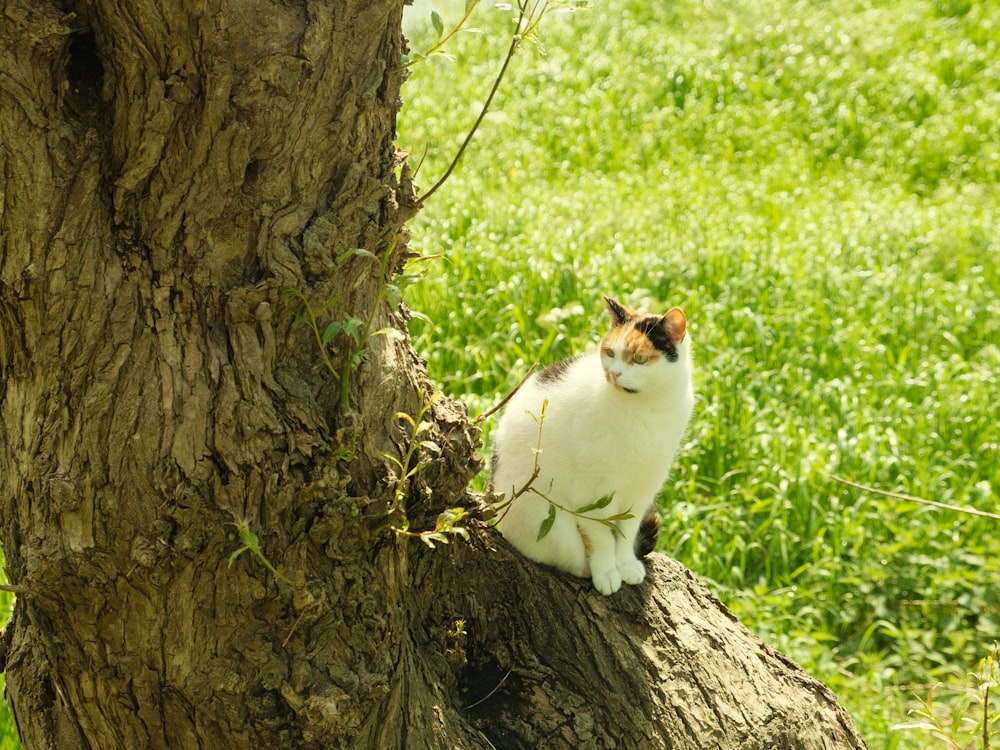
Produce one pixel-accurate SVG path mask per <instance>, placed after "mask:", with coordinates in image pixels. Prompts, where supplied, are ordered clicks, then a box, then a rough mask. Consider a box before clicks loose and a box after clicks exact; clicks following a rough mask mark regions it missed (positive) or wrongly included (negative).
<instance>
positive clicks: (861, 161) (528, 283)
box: [400, 0, 1000, 748]
mask: <svg viewBox="0 0 1000 750" xmlns="http://www.w3.org/2000/svg"><path fill="white" fill-rule="evenodd" d="M474 23H475V24H476V25H477V26H479V27H480V28H482V29H483V30H484V31H485V33H484V34H482V35H461V36H460V38H459V40H458V42H457V44H456V45H455V46H454V47H453V48H452V50H451V51H452V52H453V53H454V54H455V55H456V57H457V61H456V62H454V63H448V62H445V61H443V60H438V61H434V62H433V63H425V64H423V66H422V67H419V68H418V69H416V70H415V71H414V78H413V80H412V81H411V82H410V83H409V84H408V85H407V88H406V91H405V94H406V104H405V108H404V113H403V117H402V120H401V126H400V131H401V136H400V145H402V146H403V147H404V148H407V149H409V150H410V151H411V152H412V153H413V154H414V160H417V159H419V157H420V155H421V154H422V153H423V151H424V149H425V148H427V156H426V159H425V160H424V163H423V165H422V167H421V172H420V174H418V178H417V180H418V182H421V183H424V184H430V183H431V182H433V180H434V179H435V177H436V176H437V175H438V174H440V172H441V170H442V169H443V168H444V166H445V165H446V163H447V160H448V159H449V158H450V156H451V154H452V153H453V152H454V148H455V146H456V144H457V141H458V140H459V138H460V137H461V136H462V134H463V133H464V130H465V129H466V128H467V127H468V126H469V125H470V124H471V122H472V120H473V118H474V116H475V113H476V111H477V104H478V103H479V102H481V100H482V97H483V96H484V95H485V92H486V90H487V88H488V85H489V82H490V78H491V76H492V75H493V73H494V72H495V70H496V69H497V67H498V65H499V61H500V58H501V55H502V50H503V49H504V47H505V42H504V39H503V34H504V32H505V30H506V23H508V22H507V21H506V20H505V18H504V17H503V16H502V14H501V13H499V12H498V11H495V10H493V9H492V8H485V7H484V8H483V9H482V10H481V11H480V12H478V15H477V16H476V17H475V18H474ZM415 36H417V37H419V32H418V33H417V34H415ZM542 42H543V44H544V47H545V50H546V52H547V55H546V56H544V57H542V56H540V55H539V54H537V53H536V52H533V51H532V50H531V49H530V48H527V47H526V48H525V49H524V50H522V53H521V54H519V57H518V58H517V59H516V60H515V65H514V67H513V70H512V77H511V79H510V80H509V81H508V82H507V84H506V85H505V87H504V89H503V92H504V93H503V95H502V96H501V98H500V100H499V101H498V106H497V108H496V111H495V112H494V114H493V115H491V116H490V117H489V118H487V121H486V125H485V127H484V130H483V131H482V132H481V133H480V134H479V135H478V136H477V140H476V141H475V142H474V144H473V147H472V149H471V150H470V152H469V153H468V154H467V155H466V157H465V161H464V163H463V165H462V167H461V169H460V170H459V171H458V173H457V174H456V175H455V177H454V178H453V179H452V181H451V182H450V183H449V184H448V185H447V186H446V187H445V188H444V189H443V190H442V191H441V192H440V193H439V194H438V195H436V196H435V197H434V199H433V202H432V203H431V204H430V205H428V206H427V208H426V209H425V210H424V211H423V213H422V214H421V215H420V216H419V217H418V218H417V219H416V220H415V221H414V222H412V223H411V231H412V232H413V245H414V247H415V248H416V249H417V250H419V251H421V252H423V253H425V254H437V253H443V254H444V256H445V258H444V260H442V261H439V263H440V265H439V266H438V267H437V268H436V269H435V270H433V271H432V272H431V273H430V274H429V275H428V277H427V278H426V279H425V280H424V281H423V282H422V283H421V284H420V285H418V286H417V287H416V288H415V289H414V290H413V292H412V293H411V294H410V295H409V297H408V301H409V303H410V305H411V306H412V307H414V308H415V309H417V310H419V311H421V312H423V313H424V314H426V315H428V316H429V318H430V319H431V321H432V323H431V324H425V323H423V322H416V323H414V325H413V332H414V335H415V337H416V340H417V345H418V349H419V350H420V351H421V352H422V353H423V354H424V356H426V357H427V359H428V363H429V367H430V370H431V374H432V376H433V377H434V378H435V379H436V380H437V381H438V382H439V383H440V384H441V386H442V388H443V389H444V390H445V391H446V392H447V393H449V394H450V395H452V396H455V397H460V398H463V399H465V400H466V401H467V402H468V403H469V404H470V407H471V409H472V410H473V412H477V411H481V410H484V409H485V408H487V407H488V406H490V405H492V404H493V403H495V402H496V401H497V400H498V399H499V397H500V395H501V394H502V393H503V392H505V391H506V390H507V389H509V388H510V387H512V386H513V385H514V384H515V383H516V382H517V380H518V379H519V378H520V376H521V375H522V374H523V373H524V372H525V371H526V370H527V368H528V367H529V366H530V364H531V363H532V362H534V361H536V360H541V361H544V362H547V361H552V360H555V359H558V358H560V357H564V356H567V355H568V354H570V353H571V352H574V351H579V350H580V349H581V348H583V347H585V346H587V345H588V344H589V343H591V342H593V341H594V340H595V339H596V337H597V336H598V335H599V333H600V331H601V329H602V328H603V327H604V320H603V318H602V311H601V307H600V298H599V294H600V293H601V292H604V291H610V292H614V293H616V294H621V295H622V296H624V297H625V298H626V300H627V301H629V302H631V303H633V304H635V305H638V306H645V307H649V308H652V309H659V310H665V309H666V308H667V307H669V306H671V305H675V304H676V305H680V306H682V307H683V308H684V309H685V310H686V312H687V313H688V316H689V320H690V330H691V332H692V336H693V338H694V342H695V345H696V356H697V360H698V391H699V404H698V408H697V411H696V414H695V417H694V420H693V422H692V425H691V427H690V429H689V433H688V438H687V443H686V446H685V448H684V450H683V452H682V454H681V455H680V456H679V458H678V461H677V465H676V468H675V471H674V473H673V476H672V478H671V480H670V482H669V484H668V487H667V488H666V489H665V492H664V493H663V496H662V499H661V504H662V511H663V512H662V515H663V533H662V536H661V544H662V546H663V549H664V551H666V552H669V553H670V554H672V555H675V556H677V557H678V558H679V559H680V560H682V561H683V562H684V563H685V564H687V565H689V566H690V567H691V568H692V569H693V570H695V571H696V572H697V573H699V574H700V575H702V576H704V577H705V578H706V579H708V580H709V581H710V585H712V587H713V588H714V589H715V590H716V591H717V592H718V593H719V594H720V596H722V597H723V599H724V600H725V601H726V602H727V603H728V604H729V605H730V606H731V607H732V608H733V609H734V610H735V611H736V612H737V613H738V614H739V615H740V617H741V619H743V621H744V622H746V623H747V624H748V625H749V626H750V627H752V628H754V629H755V630H756V631H757V632H759V633H761V634H762V635H763V636H764V637H765V638H766V639H767V640H768V641H769V642H770V643H772V644H774V645H775V646H777V647H779V648H781V649H783V650H785V651H786V652H787V653H789V654H790V655H791V656H792V657H793V658H795V659H797V660H798V661H800V662H801V663H803V664H804V666H806V668H807V670H808V671H810V672H811V673H812V674H814V675H816V676H818V677H820V678H822V679H824V680H825V681H826V682H828V683H829V684H830V685H831V686H832V687H834V688H835V690H836V691H837V692H838V694H839V695H840V697H841V699H842V701H843V702H844V704H845V705H846V706H847V708H848V709H849V710H850V711H851V713H852V715H854V717H855V719H856V720H857V721H858V723H859V725H860V726H861V728H862V731H863V733H864V735H865V736H866V738H867V739H868V741H869V743H870V745H871V747H873V748H923V747H926V741H927V738H926V737H922V736H920V735H919V734H914V733H912V732H909V733H902V732H894V731H892V730H891V729H890V727H891V726H892V725H893V724H896V723H900V722H903V721H905V720H906V712H907V709H908V708H909V707H910V706H911V705H913V697H914V696H919V697H924V696H925V695H926V691H927V689H928V687H929V686H930V685H932V684H933V683H935V682H938V681H944V682H961V683H962V684H964V679H965V678H964V676H965V674H966V673H967V672H969V671H970V670H972V669H973V668H974V667H975V664H976V663H977V662H978V660H979V659H980V658H981V657H982V656H984V655H985V653H986V651H987V650H988V648H989V646H990V645H991V643H992V639H993V638H994V637H995V636H996V634H997V633H998V632H1000V589H998V588H997V586H996V584H995V581H996V580H997V579H998V577H1000V542H998V541H996V540H998V539H1000V530H998V529H997V525H996V523H995V522H991V521H989V520H986V519H977V518H973V517H970V516H965V515H962V514H957V513H954V512H947V511H940V510H935V509H931V508H927V507H925V506H921V505H918V504H916V503H911V502H905V501H900V500H894V499H888V498H885V497H881V496H878V495H872V494H866V493H862V492H859V491H857V490H855V489H852V488H849V487H846V486H844V485H843V484H840V483H838V482H836V481H835V480H834V479H833V478H832V477H833V476H834V475H841V476H844V477H847V478H850V479H853V480H856V481H861V482H864V483H867V484H870V485H875V486H878V487H880V488H883V489H886V490H896V491H900V492H905V493H909V494H913V495H917V496H922V497H927V498H931V499H935V500H940V501H944V502H949V503H954V504H958V505H969V506H974V507H977V508H980V509H983V510H993V511H996V510H997V506H998V497H997V492H998V490H997V488H998V487H1000V455H998V453H1000V448H998V446H1000V428H998V424H1000V388H998V385H997V372H998V371H1000V260H998V255H1000V245H998V240H997V237H998V226H997V223H998V222H997V216H998V213H1000V212H998V208H1000V191H998V187H997V186H998V182H1000V150H998V144H1000V89H998V88H997V86H996V84H995V82H996V81H997V80H1000V62H998V60H1000V55H998V54H997V49H998V47H1000V25H998V19H997V18H996V17H995V14H991V13H990V12H989V11H988V6H987V5H986V4H981V3H965V2H961V1H960V0H953V1H952V2H945V1H941V2H936V3H935V2H917V1H915V0H907V1H905V2H900V3H894V4H891V5H885V6H884V7H883V6H875V5H872V4H871V3H863V2H853V1H848V0H835V1H834V2H830V3H824V4H816V3H804V2H799V3H796V2H785V1H779V0H759V1H757V2H745V3H717V2H709V3H705V2H677V3H671V4H669V5H668V4H658V3H654V4H646V3H639V2H625V3H619V4H614V6H611V5H610V4H604V3H598V4H595V5H594V7H593V8H592V9H590V10H587V11H583V12H578V13H572V14H560V15H552V16H551V17H550V18H547V19H546V21H545V23H544V24H543V35H542ZM415 44H419V43H415ZM487 429H488V425H487ZM487 440H488V434H487Z"/></svg>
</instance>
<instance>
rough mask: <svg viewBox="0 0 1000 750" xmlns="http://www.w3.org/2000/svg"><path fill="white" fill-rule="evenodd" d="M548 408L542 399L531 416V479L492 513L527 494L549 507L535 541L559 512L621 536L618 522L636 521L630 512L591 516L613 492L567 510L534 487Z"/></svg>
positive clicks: (541, 535)
mask: <svg viewBox="0 0 1000 750" xmlns="http://www.w3.org/2000/svg"><path fill="white" fill-rule="evenodd" d="M525 379H526V378H525ZM523 383H524V380H522V381H521V384H523ZM518 388H520V385H519V386H518ZM514 392H515V393H516V392H517V390H516V389H515V391H514ZM513 395H514V394H513V393H511V394H510V396H507V397H506V398H505V399H504V400H505V401H506V400H509V399H510V398H511V396H513ZM548 407H549V401H548V399H545V400H544V401H542V411H541V413H540V414H539V415H538V416H535V415H534V414H531V418H532V419H534V420H535V423H536V424H537V425H538V440H537V442H536V444H535V447H534V448H532V449H531V450H532V452H533V453H534V454H535V465H534V468H533V470H532V472H531V476H530V477H528V480H527V481H526V482H525V483H524V484H523V485H522V486H521V488H520V489H517V490H514V491H513V492H512V493H511V496H510V497H509V498H504V499H503V500H502V501H501V502H500V503H498V504H496V505H494V506H493V509H494V511H499V510H502V511H504V513H506V511H507V509H509V507H510V505H511V504H512V503H513V502H514V501H515V500H517V498H519V497H521V496H522V495H524V494H526V493H528V492H531V493H533V494H535V495H538V497H540V498H542V499H543V500H544V501H545V502H547V503H548V504H549V512H548V514H547V515H546V517H545V518H544V519H542V523H541V525H540V526H539V527H538V537H537V539H536V541H541V540H542V539H544V538H545V537H546V536H547V535H548V533H549V532H550V531H552V526H553V524H555V522H556V513H557V512H558V511H563V512H564V513H569V514H570V515H573V516H576V517H577V518H583V519H585V520H588V521H596V522H597V523H600V524H603V525H604V526H607V527H608V528H609V529H611V530H612V531H614V532H615V533H617V534H622V530H621V527H619V526H618V522H619V521H627V520H628V519H630V518H635V515H634V514H633V513H632V509H631V508H629V509H628V510H626V511H624V512H622V513H614V514H612V515H610V516H594V515H591V514H592V513H593V512H594V511H596V510H602V509H604V508H606V507H608V505H610V504H611V501H612V500H613V499H614V496H615V495H614V493H613V492H612V493H611V494H610V495H605V496H604V497H601V498H599V499H598V500H595V501H594V502H592V503H588V504H587V505H584V506H583V507H582V508H576V509H574V508H567V507H566V506H565V505H562V504H560V503H557V502H556V501H555V500H553V499H552V498H551V497H549V493H551V491H552V488H551V487H550V488H549V489H548V490H547V491H546V492H542V491H541V490H539V489H538V488H537V487H535V486H534V485H535V482H536V481H537V480H538V477H539V476H540V475H541V472H542V467H541V457H542V428H543V426H544V424H545V416H546V413H547V411H548ZM502 517H503V514H501V515H500V516H499V518H502Z"/></svg>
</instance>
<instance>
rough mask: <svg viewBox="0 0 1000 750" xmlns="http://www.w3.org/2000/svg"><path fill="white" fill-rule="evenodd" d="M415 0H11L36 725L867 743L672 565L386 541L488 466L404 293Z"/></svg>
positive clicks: (2, 395)
mask: <svg viewBox="0 0 1000 750" xmlns="http://www.w3.org/2000/svg"><path fill="white" fill-rule="evenodd" d="M209 7H210V10H208V9H207V8H209ZM401 15H402V4H401V2H400V0H336V1H335V2H323V1H321V0H303V2H300V3H270V2H264V1H263V0H228V1H227V0H220V2H215V3H207V4H206V3H204V2H201V1H200V0H199V1H198V2H195V0H163V2H158V3H146V2H134V1H133V2H130V1H129V0H92V1H90V2H73V1H69V2H56V0H0V173H2V175H3V180H4V182H3V183H2V187H0V514H2V515H0V545H2V547H3V549H4V552H5V554H6V557H7V566H8V567H7V572H8V576H9V578H10V580H11V582H12V583H13V584H14V586H15V587H16V589H17V591H18V594H19V595H18V599H17V605H16V609H15V613H14V618H13V620H12V622H11V624H10V625H9V626H8V628H7V629H6V630H5V631H4V633H3V637H2V638H0V668H2V667H3V666H4V665H5V666H6V670H7V694H8V699H9V701H10V704H11V708H12V711H13V713H14V715H15V718H16V721H17V724H18V729H19V731H20V733H21V736H22V740H23V742H24V745H25V747H26V748H29V750H30V749H32V748H48V747H53V748H59V749H60V750H66V749H72V748H102V749H103V748H119V747H120V748H139V747H142V748H147V747H148V748H206V749H209V748H231V747H296V748H311V747H317V748H319V747H345V748H354V747H358V748H368V747H370V748H389V747H399V748H412V747H441V748H453V747H463V748H477V747H481V748H491V747H493V748H504V747H572V748H579V747H595V748H597V747H628V748H631V747H636V748H640V747H641V748H645V747H690V748H696V747H697V748H701V747H789V748H799V747H801V748H855V747H863V743H862V741H861V740H860V739H859V738H858V737H857V735H856V733H855V731H854V729H853V728H852V726H851V723H850V720H849V719H848V718H847V717H846V715H845V714H844V712H843V711H842V710H841V709H840V708H839V707H837V705H836V702H835V700H834V699H833V697H832V696H831V695H830V694H829V692H828V691H826V689H825V688H823V687H822V686H821V685H819V684H817V683H815V682H814V681H812V680H810V679H809V678H808V677H806V676H805V675H803V674H802V673H801V672H800V671H799V670H798V669H797V668H796V667H794V665H791V664H790V663H788V662H787V661H786V660H784V659H782V658H781V657H780V656H778V655H777V654H775V653H774V652H772V651H770V650H769V649H768V648H767V647H765V646H764V645H763V644H761V643H760V642H759V641H757V640H756V639H755V638H753V637H752V636H751V635H750V634H749V633H747V632H746V631H745V630H744V629H743V628H742V627H740V626H739V625H738V624H737V623H736V622H735V621H734V620H733V618H732V616H731V615H729V613H728V612H727V611H726V610H725V608H724V607H722V606H721V605H720V604H719V603H718V602H717V601H716V600H714V599H713V598H711V597H710V596H709V595H708V594H707V592H706V591H705V590H704V589H703V588H702V587H701V586H700V585H699V584H697V583H696V582H695V581H694V579H693V578H692V576H691V575H690V574H689V573H687V572H686V571H685V570H684V569H683V568H681V567H680V566H679V565H677V564H676V563H673V562H672V561H669V560H667V559H665V558H654V562H653V576H652V578H653V583H652V584H644V585H643V586H641V587H638V588H632V589H629V590H628V591H626V592H625V593H623V594H619V595H616V596H615V597H612V598H607V599H606V598H603V597H601V596H600V595H598V594H596V593H594V592H593V591H592V590H591V588H590V587H589V585H588V584H587V583H586V582H580V581H576V580H572V579H569V578H568V577H566V576H563V575H560V574H557V573H554V572H551V571H549V570H547V569H541V568H539V567H537V566H536V565H534V564H533V563H530V562H528V561H526V560H524V559H522V558H521V557H519V556H518V555H517V554H516V553H514V552H512V551H511V550H510V549H509V548H508V547H507V546H506V545H505V544H504V542H503V541H502V540H501V539H500V538H499V537H498V535H496V534H495V533H493V532H492V530H491V529H489V528H488V527H487V526H486V525H484V524H481V523H478V522H473V523H472V524H471V531H472V535H471V538H470V541H469V542H468V543H466V542H464V541H461V540H460V539H458V538H456V539H455V542H454V543H453V544H450V545H448V546H443V547H442V546H438V548H436V549H430V548H429V547H427V546H425V545H423V544H420V543H419V542H416V541H413V540H411V539H405V538H404V539H398V538H397V537H396V535H395V534H394V533H393V532H392V531H391V530H390V525H391V524H395V525H397V526H399V525H400V524H402V522H403V517H404V515H403V514H404V512H405V516H406V518H407V519H408V521H409V523H410V524H411V528H415V529H427V528H430V527H433V525H434V519H435V518H436V517H437V515H438V513H439V512H440V511H442V510H443V509H445V508H448V507H453V506H462V505H464V506H466V507H469V508H471V507H472V506H474V504H475V503H474V501H473V500H472V499H471V498H469V497H468V496H466V495H465V490H464V488H465V487H466V485H467V483H468V480H469V478H470V477H471V476H472V475H473V474H474V473H475V472H476V471H477V470H478V468H479V462H478V458H477V457H476V455H475V453H474V451H475V449H476V447H477V434H476V431H475V429H474V428H473V427H472V426H471V425H470V424H469V423H468V420H467V418H466V414H465V411H464V408H463V407H462V406H461V405H460V404H456V403H453V402H450V401H447V400H445V399H438V400H433V402H432V399H431V398H430V396H429V394H430V386H429V384H428V381H427V378H426V374H425V372H424V370H423V365H422V363H421V362H420V360H419V359H418V358H417V356H416V355H415V354H414V352H413V350H412V347H411V346H410V343H409V340H408V338H407V336H406V312H405V308H404V307H402V306H400V305H399V304H398V303H397V300H396V299H395V296H394V294H393V293H391V292H392V290H391V288H390V287H389V286H388V282H389V281H390V280H391V277H392V276H393V275H394V274H395V273H397V272H398V271H399V269H400V268H401V266H402V264H403V262H404V261H405V257H406V253H407V245H406V238H405V234H404V233H403V232H402V226H403V223H404V222H405V220H406V219H407V218H409V217H410V216H411V215H412V214H413V212H414V210H415V207H414V206H413V203H414V200H415V198H414V192H413V188H412V186H411V185H410V184H409V181H408V179H407V174H408V172H407V170H406V168H405V165H404V164H403V163H402V162H401V160H400V158H399V157H398V155H397V153H396V151H395V148H394V146H393V138H394V123H395V116H396V112H397V109H398V107H399V101H400V100H399V90H400V86H401V84H402V81H403V78H404V73H403V71H401V70H399V69H397V68H396V65H397V62H398V60H399V59H400V55H401V53H402V52H403V51H404V49H405V42H404V40H403V38H402V35H401V32H400V23H401ZM357 248H361V249H363V250H365V251H367V252H366V253H358V252H349V251H352V250H355V249H357ZM289 290H294V291H292V292H290V291H289ZM312 318H315V321H316V323H315V328H314V327H313V326H312V325H311V323H310V321H311V320H312ZM333 322H339V323H340V324H341V325H340V327H339V328H336V327H331V328H329V329H328V328H327V326H328V324H330V323H333ZM338 331H339V333H338ZM376 331H388V332H389V333H392V334H393V335H386V334H382V333H380V334H373V333H372V332H376ZM366 333H367V334H372V335H367V336H366ZM317 334H320V335H323V334H328V335H330V336H332V338H331V340H330V342H329V345H328V347H327V350H328V352H329V360H327V359H325V357H324V356H323V355H322V354H321V349H320V346H319V344H318V342H317V340H316V338H317ZM333 334H336V335H333ZM342 385H343V386H344V387H343V388H342V387H341V386H342ZM424 408H426V409H427V413H426V417H425V419H426V420H427V421H428V422H430V423H431V425H432V426H431V427H430V429H429V431H428V432H427V433H424V434H422V435H421V436H420V438H419V439H420V440H421V441H423V440H432V441H433V442H435V443H436V444H437V445H438V446H440V448H441V450H440V452H435V451H433V450H430V449H428V448H420V449H419V451H418V452H417V454H416V458H419V459H420V460H421V461H422V462H423V465H422V468H421V470H420V471H419V472H418V473H417V474H415V475H414V476H413V477H412V478H411V480H409V481H405V482H404V481H401V480H400V474H402V473H405V471H401V470H400V467H401V466H406V467H408V468H411V467H412V466H414V465H415V464H413V463H410V462H408V461H407V456H408V454H409V453H410V452H411V451H410V449H411V447H412V444H413V440H414V437H413V435H412V428H411V427H410V425H409V423H408V422H407V420H405V419H402V418H400V417H399V416H398V415H399V414H400V413H403V414H408V415H414V417H417V416H418V415H419V413H420V412H421V410H422V409H424ZM418 421H419V420H418ZM398 498H402V499H403V501H404V502H399V500H398ZM250 532H253V533H255V534H256V535H257V536H256V539H257V540H259V542H258V541H255V538H254V537H253V536H252V534H251V533H250ZM494 548H495V549H494ZM241 549H242V550H243V552H242V553H240V550H241ZM258 551H259V552H260V554H259V555H258V554H257V552H258ZM271 566H274V569H273V570H272V569H271ZM462 623H464V626H463V624H462Z"/></svg>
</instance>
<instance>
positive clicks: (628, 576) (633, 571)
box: [618, 560, 646, 586]
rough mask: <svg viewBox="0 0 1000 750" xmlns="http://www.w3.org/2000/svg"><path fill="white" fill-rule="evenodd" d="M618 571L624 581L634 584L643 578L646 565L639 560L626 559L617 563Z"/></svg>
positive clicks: (640, 581)
mask: <svg viewBox="0 0 1000 750" xmlns="http://www.w3.org/2000/svg"><path fill="white" fill-rule="evenodd" d="M618 573H619V574H620V575H621V577H622V580H623V581H624V582H625V583H628V584H630V585H632V586H634V585H635V584H637V583H642V582H643V581H644V580H645V578H646V566H645V565H643V564H642V561H641V560H627V561H625V562H619V563H618Z"/></svg>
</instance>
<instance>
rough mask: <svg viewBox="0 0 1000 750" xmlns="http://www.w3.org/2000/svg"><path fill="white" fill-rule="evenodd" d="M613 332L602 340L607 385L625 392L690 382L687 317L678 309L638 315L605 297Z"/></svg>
mask: <svg viewBox="0 0 1000 750" xmlns="http://www.w3.org/2000/svg"><path fill="white" fill-rule="evenodd" d="M604 301H605V302H606V303H607V306H608V315H609V316H610V318H611V330H610V331H608V333H607V334H606V335H605V336H604V339H603V340H602V341H601V363H602V364H603V365H604V373H605V377H606V378H607V380H608V382H609V383H611V385H613V386H614V387H615V389H616V390H618V391H620V392H622V393H628V394H639V393H643V392H647V393H652V392H657V391H662V390H663V389H665V388H670V387H674V385H675V384H676V383H677V382H678V381H679V380H681V381H686V380H688V379H689V377H690V375H689V370H690V367H691V363H690V342H689V340H688V335H687V318H685V317H684V312H683V311H682V310H681V309H680V308H679V307H675V308H673V309H671V310H670V311H668V312H667V313H666V314H664V315H650V314H646V313H641V312H637V311H635V310H633V309H631V308H630V307H626V306H625V305H623V304H621V303H620V302H617V301H616V300H614V299H612V298H611V297H608V296H607V295H605V297H604Z"/></svg>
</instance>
